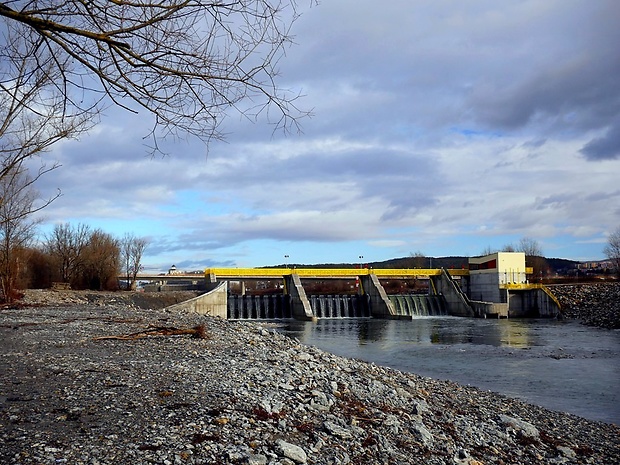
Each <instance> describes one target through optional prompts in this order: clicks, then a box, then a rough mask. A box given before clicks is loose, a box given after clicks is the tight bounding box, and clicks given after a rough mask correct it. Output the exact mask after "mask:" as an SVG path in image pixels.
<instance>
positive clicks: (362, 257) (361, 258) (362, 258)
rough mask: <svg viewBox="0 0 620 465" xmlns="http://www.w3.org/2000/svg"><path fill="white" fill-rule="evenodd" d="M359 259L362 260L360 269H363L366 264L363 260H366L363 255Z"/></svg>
mask: <svg viewBox="0 0 620 465" xmlns="http://www.w3.org/2000/svg"><path fill="white" fill-rule="evenodd" d="M357 258H359V260H360V269H361V268H363V264H364V262H363V261H362V260H364V256H363V255H360V256H359V257H357Z"/></svg>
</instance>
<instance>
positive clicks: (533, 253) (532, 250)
mask: <svg viewBox="0 0 620 465" xmlns="http://www.w3.org/2000/svg"><path fill="white" fill-rule="evenodd" d="M516 251H518V252H523V253H525V264H526V265H527V266H528V267H531V268H532V273H533V274H532V276H533V277H534V278H535V279H540V280H542V279H543V276H544V274H545V270H546V269H547V268H548V265H547V259H546V258H545V257H544V256H543V251H542V248H541V246H540V243H539V242H538V241H537V240H536V239H533V238H531V237H527V236H526V237H522V238H521V239H520V240H519V245H518V246H517V247H516Z"/></svg>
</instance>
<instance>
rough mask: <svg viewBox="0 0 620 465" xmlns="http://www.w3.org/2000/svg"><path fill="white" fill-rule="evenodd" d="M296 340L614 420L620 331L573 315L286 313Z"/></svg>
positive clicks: (285, 324)
mask: <svg viewBox="0 0 620 465" xmlns="http://www.w3.org/2000/svg"><path fill="white" fill-rule="evenodd" d="M278 328H279V331H281V332H282V333H284V334H287V335H289V336H292V337H296V338H298V339H299V340H300V342H302V343H303V344H307V345H312V346H316V347H318V348H320V349H323V350H326V351H328V352H331V353H334V354H337V355H341V356H344V357H349V358H357V359H360V360H365V361H368V362H374V363H376V364H378V365H383V366H388V367H391V368H395V369H398V370H401V371H407V372H412V373H416V374H418V375H421V376H427V377H432V378H436V379H448V380H451V381H456V382H458V383H460V384H465V385H472V386H476V387H478V388H481V389H485V390H490V391H494V392H498V393H501V394H504V395H506V396H510V397H514V398H519V399H522V400H524V401H526V402H528V403H532V404H536V405H540V406H543V407H546V408H549V409H552V410H557V411H563V412H568V413H573V414H575V415H579V416H581V417H584V418H588V419H591V420H597V421H603V422H607V423H615V424H618V425H620V331H610V330H604V329H598V328H592V327H586V326H583V325H580V324H579V323H578V322H575V321H557V320H540V319H532V320H529V319H527V320H525V319H524V320H521V319H519V320H516V319H510V320H496V319H488V320H485V319H469V318H458V317H426V318H415V319H413V320H379V319H346V318H345V319H321V320H319V321H318V322H317V323H312V322H302V321H295V320H287V321H282V320H281V321H280V322H278Z"/></svg>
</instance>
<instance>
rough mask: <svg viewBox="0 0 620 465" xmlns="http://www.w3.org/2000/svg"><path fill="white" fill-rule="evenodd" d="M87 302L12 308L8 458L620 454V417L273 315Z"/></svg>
mask: <svg viewBox="0 0 620 465" xmlns="http://www.w3.org/2000/svg"><path fill="white" fill-rule="evenodd" d="M30 298H31V303H33V301H32V300H33V297H32V296H30ZM41 298H42V296H39V300H41ZM67 299H69V297H67ZM71 299H73V300H67V301H66V302H65V303H63V304H62V305H56V306H49V303H48V305H47V306H30V307H25V308H18V309H3V310H0V346H1V349H0V463H2V464H5V463H6V464H59V463H64V464H90V465H104V464H110V465H111V464H132V465H141V464H163V465H183V464H204V465H206V464H243V463H246V464H254V465H259V464H265V465H266V464H271V465H276V464H278V465H294V464H305V463H307V464H414V463H415V464H421V463H425V464H455V465H459V464H469V465H481V464H484V465H487V464H506V465H507V464H541V463H548V464H583V463H591V464H617V463H620V428H618V427H617V426H615V425H610V424H606V423H599V422H593V421H588V420H585V419H582V418H579V417H576V416H574V415H569V414H563V413H558V412H553V411H549V410H545V409H543V408H540V407H537V406H532V405H528V404H525V403H523V402H520V401H517V400H514V399H509V398H506V397H503V396H501V395H497V394H493V393H490V392H486V391H481V390H478V389H475V388H471V387H464V386H460V385H457V384H455V383H451V382H445V381H437V380H433V379H429V378H423V377H419V376H416V375H414V374H407V373H402V372H399V371H396V370H392V369H388V368H383V367H380V366H376V365H374V364H368V363H364V362H361V361H357V360H350V359H345V358H341V357H337V356H334V355H331V354H329V353H326V352H323V351H321V350H318V349H316V348H313V347H306V346H303V345H301V344H299V342H298V341H295V340H293V339H290V338H287V337H285V336H283V335H281V334H279V333H277V332H275V331H274V330H273V329H272V328H271V327H270V326H269V325H268V324H261V323H246V322H228V321H224V320H221V319H217V318H211V317H208V316H198V315H193V314H179V313H171V312H169V311H166V310H165V309H156V308H153V309H146V308H141V307H140V306H139V305H136V304H135V302H133V301H128V300H126V299H127V298H126V297H123V298H122V299H120V298H119V299H120V300H117V301H115V302H111V301H110V300H108V301H107V302H106V301H105V300H100V301H95V300H88V301H87V302H86V303H85V302H84V300H82V298H81V297H80V298H76V297H75V295H74V296H73V297H71Z"/></svg>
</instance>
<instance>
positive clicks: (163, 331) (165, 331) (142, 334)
mask: <svg viewBox="0 0 620 465" xmlns="http://www.w3.org/2000/svg"><path fill="white" fill-rule="evenodd" d="M185 334H189V335H191V336H192V337H193V338H197V339H206V337H207V333H206V330H205V326H204V325H199V326H194V327H193V328H173V327H169V326H149V327H148V328H147V329H146V330H144V331H139V332H137V333H131V334H123V335H120V336H99V337H94V338H93V340H95V341H109V340H117V341H135V340H136V339H144V338H146V337H152V336H182V335H185Z"/></svg>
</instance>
